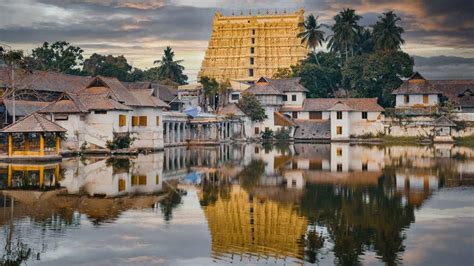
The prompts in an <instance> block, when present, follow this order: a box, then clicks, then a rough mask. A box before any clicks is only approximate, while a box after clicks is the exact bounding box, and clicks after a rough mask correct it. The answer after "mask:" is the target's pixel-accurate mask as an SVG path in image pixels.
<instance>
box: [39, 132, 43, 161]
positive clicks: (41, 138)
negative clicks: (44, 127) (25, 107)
mask: <svg viewBox="0 0 474 266" xmlns="http://www.w3.org/2000/svg"><path fill="white" fill-rule="evenodd" d="M39 149H40V151H39V152H40V156H44V133H40V146H39Z"/></svg>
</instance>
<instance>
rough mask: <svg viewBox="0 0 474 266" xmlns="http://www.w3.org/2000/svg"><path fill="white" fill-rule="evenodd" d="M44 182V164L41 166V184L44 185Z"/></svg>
mask: <svg viewBox="0 0 474 266" xmlns="http://www.w3.org/2000/svg"><path fill="white" fill-rule="evenodd" d="M43 184H44V166H40V167H39V186H40V188H41V187H43Z"/></svg>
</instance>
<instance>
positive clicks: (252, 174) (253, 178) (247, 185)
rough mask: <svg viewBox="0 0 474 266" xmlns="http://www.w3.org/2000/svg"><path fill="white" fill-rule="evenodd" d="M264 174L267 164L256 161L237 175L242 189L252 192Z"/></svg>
mask: <svg viewBox="0 0 474 266" xmlns="http://www.w3.org/2000/svg"><path fill="white" fill-rule="evenodd" d="M264 173H265V162H264V161H263V160H261V159H258V160H257V159H255V160H252V161H251V162H250V163H249V164H248V165H247V166H245V167H244V169H243V170H242V171H241V172H240V173H239V174H237V178H238V180H239V183H240V185H241V186H242V188H244V189H245V190H247V191H251V190H252V189H253V188H254V187H255V186H257V185H258V181H259V179H260V177H261V176H262V175H263V174H264Z"/></svg>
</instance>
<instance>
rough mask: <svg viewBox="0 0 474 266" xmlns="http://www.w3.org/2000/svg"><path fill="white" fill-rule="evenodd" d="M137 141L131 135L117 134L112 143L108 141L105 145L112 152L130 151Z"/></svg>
mask: <svg viewBox="0 0 474 266" xmlns="http://www.w3.org/2000/svg"><path fill="white" fill-rule="evenodd" d="M134 140H135V139H134V138H132V137H131V136H130V133H124V134H116V135H115V136H114V139H113V140H112V141H110V140H108V141H107V143H106V144H105V145H106V146H107V148H108V149H110V150H119V149H128V148H130V146H131V145H132V143H133V141H134Z"/></svg>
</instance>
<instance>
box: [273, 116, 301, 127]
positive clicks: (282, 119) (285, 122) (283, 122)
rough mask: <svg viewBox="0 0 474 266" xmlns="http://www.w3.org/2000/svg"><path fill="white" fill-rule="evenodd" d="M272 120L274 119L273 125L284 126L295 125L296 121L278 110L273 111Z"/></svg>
mask: <svg viewBox="0 0 474 266" xmlns="http://www.w3.org/2000/svg"><path fill="white" fill-rule="evenodd" d="M273 120H274V121H275V122H274V123H275V126H284V127H293V126H296V123H295V122H294V121H293V120H292V119H291V118H288V117H286V116H284V115H283V114H281V113H279V112H273Z"/></svg>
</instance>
